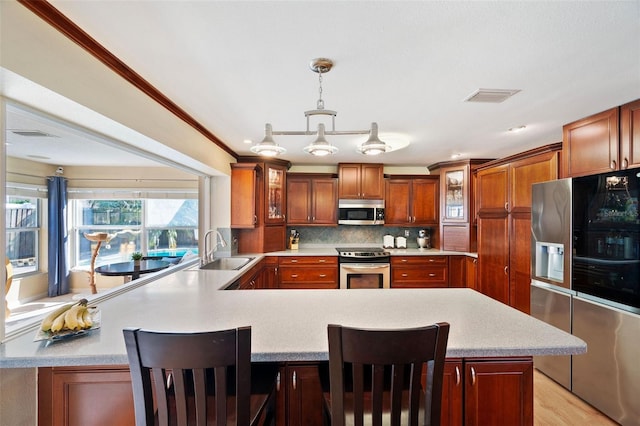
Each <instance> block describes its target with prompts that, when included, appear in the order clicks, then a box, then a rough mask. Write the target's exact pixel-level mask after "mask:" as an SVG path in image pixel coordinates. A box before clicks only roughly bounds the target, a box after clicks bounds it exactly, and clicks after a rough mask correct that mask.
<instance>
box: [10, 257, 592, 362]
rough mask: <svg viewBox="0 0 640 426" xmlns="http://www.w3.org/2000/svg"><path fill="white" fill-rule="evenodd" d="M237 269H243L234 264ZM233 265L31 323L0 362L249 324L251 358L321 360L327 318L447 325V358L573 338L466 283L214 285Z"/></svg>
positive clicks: (505, 353)
mask: <svg viewBox="0 0 640 426" xmlns="http://www.w3.org/2000/svg"><path fill="white" fill-rule="evenodd" d="M243 269H244V268H243ZM238 275H239V271H202V270H193V269H192V270H182V271H178V272H176V273H173V274H170V275H168V276H165V277H162V278H160V279H158V280H157V281H153V282H150V283H148V284H146V285H143V286H140V287H138V288H134V289H132V290H130V291H128V292H126V293H123V294H121V295H119V296H117V297H114V298H112V299H109V300H106V301H104V302H102V303H100V304H99V305H98V308H99V309H100V312H101V327H100V328H99V329H96V330H92V331H91V332H90V333H88V334H87V335H84V336H81V337H77V338H73V339H67V340H63V341H58V342H54V343H49V342H42V341H40V342H34V341H33V338H34V335H35V330H33V331H31V332H29V333H27V334H24V335H21V336H18V337H16V338H14V339H12V340H9V341H7V342H5V343H3V344H2V345H0V367H8V368H12V367H14V368H18V367H41V366H76V365H118V364H127V357H126V350H125V345H124V339H123V336H122V329H123V328H125V327H141V328H147V329H152V330H171V331H205V330H217V329H225V328H232V327H239V326H246V325H249V326H251V327H252V360H253V361H256V362H261V361H265V362H267V361H269V362H270V361H274V362H275V361H278V362H281V361H323V360H327V359H328V347H327V324H330V323H335V324H342V325H347V326H353V327H363V328H404V327H417V326H422V325H426V324H431V323H435V322H439V321H446V322H448V323H450V324H451V330H450V335H449V343H448V347H447V357H448V358H470V357H511V356H531V355H570V354H581V353H585V352H586V344H585V343H584V341H582V340H580V339H579V338H577V337H575V336H572V335H571V334H568V333H565V332H563V331H561V330H559V329H557V328H554V327H552V326H550V325H548V324H546V323H543V322H541V321H538V320H536V319H535V318H533V317H530V316H529V315H526V314H524V313H521V312H519V311H517V310H515V309H513V308H511V307H509V306H506V305H504V304H502V303H500V302H497V301H495V300H493V299H491V298H489V297H487V296H484V295H482V294H480V293H478V292H476V291H475V290H471V289H462V288H460V289H453V288H452V289H379V290H372V289H364V290H228V291H225V290H220V288H223V287H225V286H227V285H228V284H229V283H231V282H233V281H234V280H235V279H236V278H237V277H238Z"/></svg>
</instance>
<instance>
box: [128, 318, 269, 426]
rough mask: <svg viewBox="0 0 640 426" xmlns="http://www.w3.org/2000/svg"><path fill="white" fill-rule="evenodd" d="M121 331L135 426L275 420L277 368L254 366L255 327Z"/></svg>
mask: <svg viewBox="0 0 640 426" xmlns="http://www.w3.org/2000/svg"><path fill="white" fill-rule="evenodd" d="M123 332H124V339H125V343H126V347H127V356H128V358H129V367H130V369H131V381H132V385H133V399H134V406H135V416H136V425H138V426H141V425H169V424H171V425H174V424H177V425H179V426H182V425H185V426H186V425H187V424H189V425H193V424H196V425H198V426H203V425H216V426H222V425H228V424H229V425H237V426H249V425H271V424H273V422H274V421H275V385H276V375H277V366H276V365H270V364H268V365H262V366H259V365H254V366H252V364H251V327H241V328H237V329H230V330H222V331H211V332H202V333H171V332H158V331H149V330H141V329H134V328H127V329H125V330H123ZM252 367H253V368H252Z"/></svg>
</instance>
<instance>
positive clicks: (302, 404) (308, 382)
mask: <svg viewBox="0 0 640 426" xmlns="http://www.w3.org/2000/svg"><path fill="white" fill-rule="evenodd" d="M287 398H288V403H289V404H288V405H289V410H288V412H287V414H288V415H289V418H288V422H287V426H322V386H321V385H320V376H319V374H318V367H317V366H315V365H290V366H287Z"/></svg>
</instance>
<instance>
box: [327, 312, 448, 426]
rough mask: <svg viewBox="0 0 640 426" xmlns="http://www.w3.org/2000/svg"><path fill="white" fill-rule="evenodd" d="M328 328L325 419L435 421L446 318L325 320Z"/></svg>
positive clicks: (395, 423)
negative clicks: (387, 326) (385, 325)
mask: <svg viewBox="0 0 640 426" xmlns="http://www.w3.org/2000/svg"><path fill="white" fill-rule="evenodd" d="M328 334H329V386H328V388H329V390H328V392H327V386H326V375H325V384H324V392H323V396H324V398H323V400H324V411H323V412H324V420H325V424H331V425H332V426H344V425H355V426H364V425H372V426H383V425H391V426H401V425H402V426H418V425H421V426H423V425H439V424H440V411H441V406H442V382H443V375H444V362H445V356H446V349H447V341H448V336H449V324H447V323H437V324H434V325H430V326H426V327H420V328H412V329H400V330H366V329H357V328H350V327H343V326H340V325H334V324H330V325H329V326H328ZM425 366H426V367H425ZM423 372H424V373H425V374H424V377H423ZM423 380H424V385H423V384H422V383H423Z"/></svg>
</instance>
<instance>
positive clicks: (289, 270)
mask: <svg viewBox="0 0 640 426" xmlns="http://www.w3.org/2000/svg"><path fill="white" fill-rule="evenodd" d="M337 278H338V268H337V267H322V266H320V267H311V268H297V267H288V266H283V267H281V268H280V281H281V282H305V281H307V282H309V281H311V282H331V283H335V282H337Z"/></svg>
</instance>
